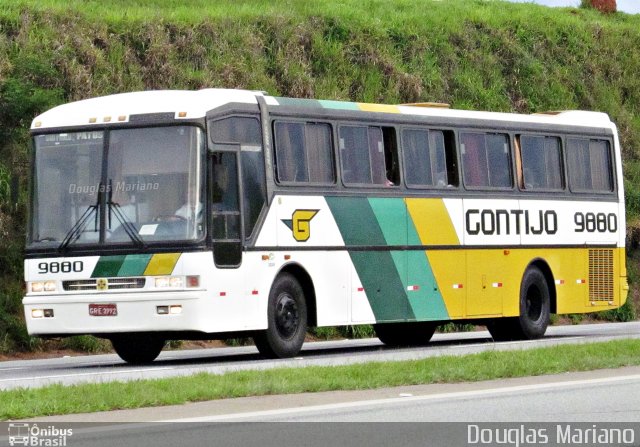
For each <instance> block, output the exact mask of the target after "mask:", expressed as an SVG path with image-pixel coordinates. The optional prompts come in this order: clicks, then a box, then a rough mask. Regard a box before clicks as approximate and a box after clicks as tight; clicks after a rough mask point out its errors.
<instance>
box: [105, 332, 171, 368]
mask: <svg viewBox="0 0 640 447" xmlns="http://www.w3.org/2000/svg"><path fill="white" fill-rule="evenodd" d="M164 344H165V340H164V339H163V338H160V337H157V336H154V335H153V334H122V335H117V336H114V337H111V345H112V346H113V349H114V350H115V351H116V354H118V356H119V357H120V358H121V359H122V360H124V361H125V362H127V363H131V364H132V365H141V364H145V363H151V362H153V361H154V360H155V359H156V358H157V357H158V355H160V351H162V348H164Z"/></svg>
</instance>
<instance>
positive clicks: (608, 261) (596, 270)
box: [589, 249, 613, 302]
mask: <svg viewBox="0 0 640 447" xmlns="http://www.w3.org/2000/svg"><path fill="white" fill-rule="evenodd" d="M589 301H592V302H594V301H613V250H606V249H597V250H589Z"/></svg>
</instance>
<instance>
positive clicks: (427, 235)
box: [406, 199, 460, 245]
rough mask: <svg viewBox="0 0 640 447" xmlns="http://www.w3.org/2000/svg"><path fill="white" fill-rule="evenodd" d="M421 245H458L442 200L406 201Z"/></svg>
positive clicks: (458, 241) (458, 242)
mask: <svg viewBox="0 0 640 447" xmlns="http://www.w3.org/2000/svg"><path fill="white" fill-rule="evenodd" d="M406 203H407V209H408V210H409V214H410V215H411V219H412V220H413V224H414V225H415V227H416V231H417V232H418V236H419V237H420V241H421V242H422V245H460V240H459V239H458V235H457V234H456V230H455V228H454V227H453V223H452V222H451V217H450V216H449V211H447V207H446V206H445V205H444V201H443V200H442V199H406Z"/></svg>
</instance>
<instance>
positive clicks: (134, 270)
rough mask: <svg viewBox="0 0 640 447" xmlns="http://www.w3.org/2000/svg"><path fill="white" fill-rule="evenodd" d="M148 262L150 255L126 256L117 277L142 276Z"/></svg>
mask: <svg viewBox="0 0 640 447" xmlns="http://www.w3.org/2000/svg"><path fill="white" fill-rule="evenodd" d="M150 260H151V255H128V256H127V257H126V258H125V260H124V262H123V263H122V266H121V267H120V269H119V270H118V275H117V276H142V274H143V273H144V271H145V269H146V268H147V265H148V264H149V261H150Z"/></svg>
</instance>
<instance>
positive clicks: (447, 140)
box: [402, 129, 458, 188]
mask: <svg viewBox="0 0 640 447" xmlns="http://www.w3.org/2000/svg"><path fill="white" fill-rule="evenodd" d="M402 145H403V147H402V149H403V153H404V166H405V176H406V179H407V185H409V186H413V187H427V188H445V187H451V186H458V180H457V166H456V162H455V146H454V142H453V135H452V132H451V131H442V130H428V129H405V130H403V132H402Z"/></svg>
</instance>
